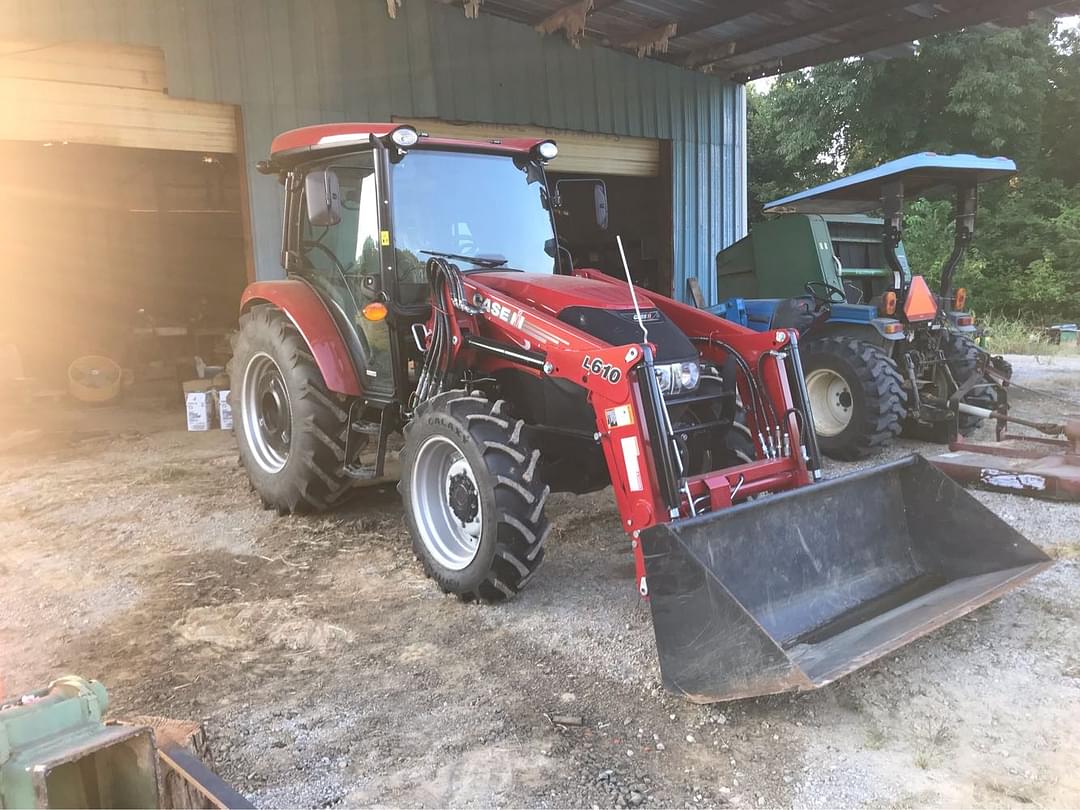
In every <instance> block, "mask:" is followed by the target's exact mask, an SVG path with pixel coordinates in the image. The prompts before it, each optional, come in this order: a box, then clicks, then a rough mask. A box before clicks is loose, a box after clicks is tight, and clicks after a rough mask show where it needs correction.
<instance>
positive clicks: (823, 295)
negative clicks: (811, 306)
mask: <svg viewBox="0 0 1080 810" xmlns="http://www.w3.org/2000/svg"><path fill="white" fill-rule="evenodd" d="M805 289H806V291H807V292H808V293H810V295H812V296H813V297H814V301H815V302H817V303H819V304H822V305H825V304H846V303H847V293H846V292H844V291H843V290H841V289H840V288H839V287H834V286H833V285H832V284H829V283H828V282H825V281H808V282H806V287H805Z"/></svg>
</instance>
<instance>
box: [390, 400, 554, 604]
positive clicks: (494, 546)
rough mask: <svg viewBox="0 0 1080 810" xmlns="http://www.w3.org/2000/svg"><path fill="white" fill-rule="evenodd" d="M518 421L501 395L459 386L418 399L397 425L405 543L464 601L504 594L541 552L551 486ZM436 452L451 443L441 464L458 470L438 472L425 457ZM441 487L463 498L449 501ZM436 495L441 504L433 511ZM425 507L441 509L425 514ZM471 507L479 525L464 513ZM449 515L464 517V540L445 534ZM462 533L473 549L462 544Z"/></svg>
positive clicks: (521, 583)
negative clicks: (448, 458) (468, 534)
mask: <svg viewBox="0 0 1080 810" xmlns="http://www.w3.org/2000/svg"><path fill="white" fill-rule="evenodd" d="M524 427H525V423H524V421H523V420H520V419H514V418H513V417H512V416H511V415H510V412H509V407H508V405H507V403H506V401H505V400H498V401H496V402H491V401H490V400H489V399H487V398H486V397H485V396H483V395H482V394H481V393H480V392H478V391H474V392H472V393H469V392H468V391H464V390H457V391H448V392H446V393H444V394H440V395H439V396H437V397H434V398H432V399H430V400H428V401H427V402H425V403H423V404H421V405H420V407H419V408H417V410H416V415H415V417H414V418H413V420H412V421H411V422H410V423H409V424H408V425H407V426H406V427H405V446H404V448H403V449H402V451H401V480H400V482H399V483H398V491H399V492H400V493H401V496H402V501H403V503H404V507H405V520H406V523H407V524H408V527H409V533H410V535H411V536H412V543H413V550H414V551H415V553H416V555H417V557H419V558H420V560H421V561H422V562H423V565H424V571H425V572H426V573H427V575H428V576H429V577H431V578H432V579H433V580H435V582H436V583H437V584H438V585H439V587H440V588H442V590H443V591H444V592H446V593H453V594H457V595H458V596H459V597H461V598H462V599H463V600H465V601H473V600H478V601H482V602H488V603H495V602H502V601H504V600H506V599H510V598H512V597H513V596H514V595H515V594H517V593H518V592H520V591H521V590H522V589H523V588H524V587H525V586H526V585H527V584H528V582H529V580H530V579H531V578H532V576H533V574H535V573H536V571H537V569H538V568H539V567H540V564H541V563H542V562H543V560H544V543H545V542H546V540H547V537H548V535H549V534H550V531H551V525H550V524H549V523H548V520H547V517H546V516H545V514H544V504H545V502H546V501H547V497H548V493H549V492H550V487H548V486H546V485H545V484H544V483H543V482H542V481H541V480H540V477H539V475H538V474H537V469H538V466H539V461H540V451H539V450H537V449H534V448H533V447H532V446H531V445H530V444H529V442H528V439H527V438H526V435H525V431H524ZM436 448H441V449H439V450H437V449H436ZM447 448H450V449H449V450H448V449H447ZM435 452H444V453H445V452H449V453H451V454H452V455H453V458H454V459H455V460H454V461H453V463H452V464H451V465H450V471H453V470H454V469H455V468H456V469H459V470H467V473H468V474H467V476H466V477H462V473H461V472H458V473H457V474H456V477H455V475H454V474H452V472H450V471H448V473H447V476H448V477H447V479H446V480H445V481H444V480H443V479H442V478H441V477H440V476H439V475H438V474H437V469H438V468H439V465H438V464H436V463H434V462H432V461H431V460H430V459H431V457H432V456H431V454H432V453H435ZM462 464H464V465H467V466H464V467H463V466H460V465H462ZM455 480H456V481H459V482H460V483H459V484H458V485H455V483H454V482H455ZM455 486H457V489H455ZM447 490H449V492H450V493H455V495H456V496H460V497H461V498H462V500H457V501H455V503H451V501H453V500H454V498H452V497H451V496H450V495H449V494H446V495H445V496H444V493H447ZM425 493H426V494H425ZM444 503H445V504H446V505H447V510H448V511H446V512H445V513H442V512H441V511H440V510H442V508H443V504H444ZM451 510H452V511H451ZM433 512H434V513H437V514H443V515H444V516H443V517H442V518H437V519H436V518H433V517H432V513H433ZM477 516H479V526H477V525H476V524H475V523H474V522H472V521H475V520H477ZM455 520H457V521H460V523H461V528H462V529H464V528H465V526H466V521H468V522H469V526H470V527H471V528H470V529H469V530H470V531H472V532H473V535H472V537H473V540H472V541H469V540H468V538H466V543H465V544H464V545H463V544H462V543H461V541H460V540H458V539H455V538H454V537H453V535H454V534H455V532H456V531H457V530H458V526H456V525H453V522H454V521H455ZM441 521H449V524H451V525H445V523H441ZM440 527H441V528H442V531H441V532H440V531H439V529H440ZM469 542H472V543H473V544H474V546H475V548H474V550H472V551H471V552H469V551H467V550H466V551H463V549H467V545H468V543H469ZM449 543H452V544H453V545H452V546H451V545H448V544H449ZM470 554H471V558H470ZM455 555H456V556H455Z"/></svg>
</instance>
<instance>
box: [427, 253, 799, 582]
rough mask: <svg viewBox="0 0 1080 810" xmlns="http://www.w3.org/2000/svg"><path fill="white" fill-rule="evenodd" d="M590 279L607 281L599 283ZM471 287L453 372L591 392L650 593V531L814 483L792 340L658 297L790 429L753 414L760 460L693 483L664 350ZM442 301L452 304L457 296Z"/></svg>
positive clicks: (471, 278)
mask: <svg viewBox="0 0 1080 810" xmlns="http://www.w3.org/2000/svg"><path fill="white" fill-rule="evenodd" d="M585 277H593V278H604V279H606V278H607V277H606V276H602V275H600V274H596V275H595V276H593V275H591V274H590V275H588V276H585ZM463 286H464V291H465V297H466V300H467V301H468V302H470V306H469V307H468V311H463V310H462V308H460V307H457V308H455V311H456V317H455V318H454V319H453V326H452V328H453V330H454V336H453V337H454V340H452V344H453V345H454V346H455V352H454V357H453V360H452V363H453V365H454V366H455V367H459V368H471V369H481V370H484V371H485V372H488V373H490V372H494V371H498V370H500V369H504V368H514V369H517V370H520V371H524V372H525V373H528V374H530V375H532V376H534V377H537V378H541V377H544V376H546V377H552V378H559V379H564V380H567V381H569V382H571V383H573V384H575V385H578V386H581V387H582V388H584V389H585V391H586V392H587V398H588V402H589V404H590V406H591V408H592V411H593V415H594V427H595V434H594V437H593V439H594V441H596V442H597V443H599V444H600V446H601V449H602V451H603V454H604V459H605V461H606V463H607V467H608V472H609V476H610V479H611V482H612V487H613V490H614V494H615V499H616V503H617V505H618V508H619V514H620V517H621V522H622V526H623V529H624V531H626V532H627V534H629V535H630V537H631V545H632V548H633V551H634V556H635V564H636V565H635V567H636V571H637V585H638V590H639V592H640V593H641V594H642V595H647V594H648V584H647V581H646V578H645V561H644V556H643V554H642V548H641V544H640V542H639V541H638V537H639V535H640V532H641V531H643V530H645V529H648V528H649V527H651V526H655V525H657V524H658V523H667V522H669V521H672V520H680V519H684V518H689V517H693V516H695V515H699V514H702V513H705V512H712V511H715V510H717V509H722V508H725V507H728V506H731V505H732V504H733V503H737V502H741V501H744V500H746V499H748V498H750V497H753V496H755V495H760V494H762V493H765V492H779V491H782V490H786V489H791V488H793V487H799V486H803V485H806V484H809V483H811V481H812V474H811V472H810V470H809V469H808V467H807V464H806V461H805V458H804V455H803V453H802V452H801V443H802V438H801V434H800V430H799V420H798V418H797V417H796V415H795V411H796V408H795V403H794V402H793V398H792V394H791V389H790V387H789V380H788V377H789V373H792V372H794V373H798V372H797V367H794V368H791V367H786V366H785V365H784V359H783V352H784V351H786V350H787V349H789V348H790V347H791V343H792V340H793V339H794V336H793V333H791V332H788V331H784V330H779V331H776V332H770V333H764V334H762V333H757V332H753V331H751V330H748V329H743V328H742V327H739V326H736V325H734V324H731V323H730V322H728V321H724V320H723V319H721V318H717V317H716V316H713V315H709V314H708V313H703V312H700V311H697V310H693V309H691V308H690V307H685V306H683V305H681V304H678V303H677V302H675V301H671V300H670V299H664V298H662V297H660V296H657V295H656V294H655V293H650V294H649V297H650V300H652V301H653V303H654V304H656V305H657V306H658V307H659V308H660V309H662V310H663V311H664V312H665V313H667V314H669V315H670V316H671V317H672V319H673V320H674V322H675V323H676V325H677V326H679V327H680V328H682V329H683V331H684V332H685V333H686V334H687V335H688V336H689V337H690V338H691V340H692V341H694V342H695V345H696V347H697V348H698V350H699V352H700V355H701V357H702V358H703V359H705V360H709V361H712V362H713V363H715V364H716V365H717V366H718V367H719V366H723V365H724V364H725V363H726V362H727V361H728V357H729V353H731V352H732V351H734V352H736V353H737V354H738V355H739V356H740V357H741V359H742V362H743V363H744V364H745V365H746V367H747V368H748V369H750V370H751V374H755V375H756V376H757V377H758V379H759V381H760V383H761V390H763V391H764V392H765V396H766V397H768V399H769V400H770V408H771V411H772V412H774V413H775V414H776V415H777V416H779V417H780V419H781V420H782V424H773V425H769V426H766V425H761V424H757V422H758V417H757V416H753V417H751V416H749V415H748V417H747V418H748V421H749V422H750V423H751V425H750V426H751V428H752V430H754V431H755V432H757V434H758V435H759V436H760V437H761V438H760V440H759V441H760V446H759V447H760V457H759V458H758V459H756V460H754V461H751V462H748V463H745V464H740V465H738V466H734V467H727V468H724V469H718V470H711V471H709V472H706V473H702V474H698V475H687V476H684V475H682V474H681V471H680V470H678V469H677V462H676V461H675V460H674V459H673V453H672V452H671V451H670V431H669V429H668V425H667V422H666V421H665V417H664V407H665V406H664V405H663V403H662V396H661V394H660V392H659V389H658V387H657V382H656V378H655V374H654V373H653V372H652V365H651V357H652V356H653V353H654V351H655V347H654V346H652V345H650V344H641V343H630V344H625V345H620V346H610V345H608V344H606V343H604V342H603V341H600V340H598V339H597V338H596V337H594V336H592V335H589V334H587V333H586V332H583V331H581V330H579V329H576V328H574V327H573V326H570V325H568V324H566V323H563V322H562V321H559V320H557V319H556V318H554V317H553V316H551V315H549V314H548V313H546V312H543V311H541V310H539V309H538V308H535V307H529V306H527V305H524V304H522V302H520V301H518V300H515V299H513V298H511V297H509V296H507V295H505V294H503V293H502V292H500V291H497V290H495V289H493V288H491V287H490V286H488V285H485V284H484V283H483V274H482V273H481V274H470V275H467V276H465V277H463ZM444 304H445V306H446V307H448V308H450V307H454V304H453V302H452V301H451V300H450V299H449V298H447V299H446V301H445V302H444ZM750 384H751V381H750V380H748V379H747V378H746V376H745V375H744V376H742V377H740V380H739V385H740V388H741V389H743V390H744V397H745V398H746V399H747V401H749V396H750V391H749V388H748V386H749V385H750ZM764 410H765V408H764V406H763V407H762V411H764ZM781 415H782V416H781ZM766 434H768V436H769V438H765V435H766ZM774 437H775V438H774Z"/></svg>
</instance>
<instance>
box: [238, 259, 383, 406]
mask: <svg viewBox="0 0 1080 810" xmlns="http://www.w3.org/2000/svg"><path fill="white" fill-rule="evenodd" d="M260 303H268V304H273V305H274V306H275V307H277V308H278V309H280V310H281V311H282V312H284V313H285V316H286V317H287V318H288V319H289V320H290V321H292V322H293V326H295V327H296V328H297V329H298V330H300V334H301V335H302V336H303V338H304V340H305V341H307V345H308V347H310V349H311V354H312V355H313V356H314V357H315V364H316V365H317V366H318V367H319V371H320V373H321V374H322V377H323V381H324V382H325V383H326V387H327V388H329V389H330V390H331V391H334V392H336V393H339V394H348V395H350V396H354V397H359V396H362V395H363V389H362V388H361V387H360V380H359V379H358V378H357V376H356V369H355V368H354V367H353V364H352V358H350V357H349V350H348V349H347V348H346V347H345V341H344V340H342V339H341V333H340V332H339V331H338V328H337V325H336V324H335V323H334V319H333V318H331V317H330V313H329V312H328V311H327V310H326V305H325V304H324V303H323V302H322V300H321V299H320V298H319V296H318V294H316V292H315V291H314V290H313V289H311V287H309V286H308V285H307V284H305V283H304V282H302V281H297V280H295V279H289V280H287V281H256V282H255V283H254V284H249V285H248V287H247V289H245V290H244V294H243V295H242V296H241V298H240V311H241V312H246V311H247V310H249V309H251V307H252V306H254V305H255V304H260Z"/></svg>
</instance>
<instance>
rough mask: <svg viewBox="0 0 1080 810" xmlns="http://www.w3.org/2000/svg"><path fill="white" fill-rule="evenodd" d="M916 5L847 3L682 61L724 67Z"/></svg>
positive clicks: (890, 0) (895, 0)
mask: <svg viewBox="0 0 1080 810" xmlns="http://www.w3.org/2000/svg"><path fill="white" fill-rule="evenodd" d="M916 2H917V0H916ZM916 2H913V1H912V0H877V2H875V3H866V2H864V1H863V0H846V2H845V3H843V4H842V5H841V6H840V7H839V8H838V9H836V10H834V11H831V12H829V13H827V14H823V15H820V16H817V17H813V18H811V19H809V20H800V21H798V22H794V23H792V24H791V25H780V26H775V27H770V28H768V29H767V30H765V31H762V32H761V33H760V34H757V35H754V36H748V37H744V38H742V39H734V38H733V39H728V40H725V41H724V42H718V43H716V44H714V45H710V46H709V47H707V48H702V49H700V50H696V51H692V52H691V53H690V54H689V55H688V56H687V57H686V58H685V59H684V60H683V65H684V66H686V67H691V68H699V67H704V66H706V65H716V64H722V63H724V62H729V61H732V60H735V59H736V57H743V56H746V55H747V54H752V53H755V52H757V51H760V50H764V49H765V48H769V47H772V46H773V45H779V44H782V43H784V42H791V41H792V40H796V39H801V38H802V37H809V36H813V35H814V34H820V33H823V32H825V31H830V30H832V29H834V28H840V27H841V26H844V25H851V24H852V23H856V22H861V21H862V20H869V19H873V18H874V17H878V16H881V15H883V14H885V13H887V12H889V11H896V10H898V9H902V8H906V7H908V6H912V5H916ZM740 61H741V60H740Z"/></svg>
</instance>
